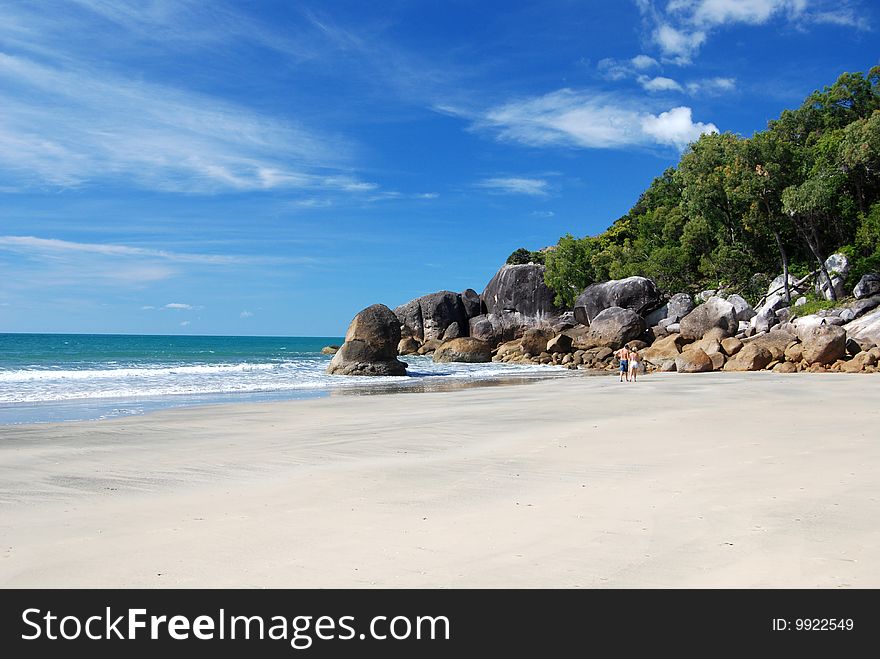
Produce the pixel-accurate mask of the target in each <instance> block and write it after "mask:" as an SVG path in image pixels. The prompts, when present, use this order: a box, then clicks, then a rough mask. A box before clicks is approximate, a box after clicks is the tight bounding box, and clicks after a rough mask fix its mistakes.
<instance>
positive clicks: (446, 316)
mask: <svg viewBox="0 0 880 659" xmlns="http://www.w3.org/2000/svg"><path fill="white" fill-rule="evenodd" d="M394 313H395V315H396V316H397V317H398V320H399V321H400V324H401V326H402V328H401V331H402V333H403V334H404V335H406V336H414V337H416V338H417V339H420V340H422V341H425V340H427V339H442V338H443V335H444V334H445V333H446V330H447V329H448V328H449V326H450V325H452V324H453V323H458V326H459V327H460V328H462V327H467V326H468V324H467V321H468V319H467V316H466V314H465V307H464V305H463V304H462V301H461V294H459V293H453V292H452V291H439V292H437V293H429V294H428V295H423V296H421V297H418V298H416V299H415V300H411V301H409V302H407V303H406V304H402V305H401V306H399V307H397V308H396V309H395V310H394Z"/></svg>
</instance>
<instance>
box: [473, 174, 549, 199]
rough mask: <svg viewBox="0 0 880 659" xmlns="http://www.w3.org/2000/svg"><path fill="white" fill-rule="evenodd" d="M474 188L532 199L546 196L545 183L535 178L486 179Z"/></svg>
mask: <svg viewBox="0 0 880 659" xmlns="http://www.w3.org/2000/svg"><path fill="white" fill-rule="evenodd" d="M476 187H478V188H484V189H486V190H490V191H492V192H495V193H500V194H521V195H530V196H533V197H544V196H546V195H547V194H548V191H547V181H545V180H543V179H536V178H520V177H515V176H513V177H498V178H487V179H483V180H482V181H480V182H479V183H477V184H476Z"/></svg>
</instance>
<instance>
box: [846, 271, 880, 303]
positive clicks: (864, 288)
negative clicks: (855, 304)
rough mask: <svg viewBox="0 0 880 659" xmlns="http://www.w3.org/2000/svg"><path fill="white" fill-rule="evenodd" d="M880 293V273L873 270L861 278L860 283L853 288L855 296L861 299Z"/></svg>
mask: <svg viewBox="0 0 880 659" xmlns="http://www.w3.org/2000/svg"><path fill="white" fill-rule="evenodd" d="M877 293H880V274H878V273H876V272H872V273H870V274H867V275H864V276H863V277H862V278H861V279H859V283H858V284H856V287H855V288H854V289H853V296H854V297H855V298H856V299H857V300H861V299H863V298H866V297H870V296H872V295H876V294H877Z"/></svg>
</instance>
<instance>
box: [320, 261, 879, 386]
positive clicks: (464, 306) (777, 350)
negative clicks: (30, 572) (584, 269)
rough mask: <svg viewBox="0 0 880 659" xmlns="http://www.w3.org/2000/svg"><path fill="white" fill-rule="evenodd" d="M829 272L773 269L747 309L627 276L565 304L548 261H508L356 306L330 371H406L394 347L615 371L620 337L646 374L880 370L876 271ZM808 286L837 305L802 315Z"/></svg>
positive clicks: (731, 297) (715, 295) (720, 296)
mask: <svg viewBox="0 0 880 659" xmlns="http://www.w3.org/2000/svg"><path fill="white" fill-rule="evenodd" d="M826 269H827V271H828V272H829V273H833V274H832V275H831V283H830V285H829V283H828V280H827V279H823V275H822V274H821V273H817V275H816V277H815V281H814V282H813V283H812V284H808V283H807V279H801V280H796V279H794V278H793V277H791V276H789V280H788V286H787V287H786V286H785V279H784V277H783V276H779V277H777V278H776V279H774V280H773V281H772V282H771V284H770V286H769V287H768V289H767V292H766V295H764V296H763V297H762V298H761V299H760V300H759V301H758V303H757V304H756V305H754V306H752V305H751V304H749V303H748V302H747V301H746V300H745V299H744V298H743V297H742V296H741V295H739V294H738V293H736V292H733V291H724V290H723V289H719V290H707V291H702V292H700V293H699V294H698V295H696V296H692V295H690V294H688V293H668V292H664V291H661V290H660V289H659V288H658V287H657V285H656V284H655V283H654V282H653V281H652V280H651V279H648V278H645V277H627V278H625V279H619V280H611V281H606V282H599V283H594V284H592V285H590V286H588V287H587V288H586V289H584V290H583V291H582V293H581V294H580V295H579V296H578V297H577V300H576V302H575V304H574V307H573V308H572V309H562V308H559V307H558V306H557V305H556V304H555V303H554V298H555V293H554V291H552V290H551V289H550V288H549V287H548V286H547V284H546V283H545V281H544V266H543V265H540V264H536V263H528V264H520V265H505V266H503V267H502V268H501V269H500V270H499V271H498V272H497V273H496V275H495V276H494V277H493V278H492V279H491V280H490V281H489V283H488V284H487V285H486V287H485V288H484V289H483V292H482V293H480V294H478V293H476V291H474V290H472V289H467V290H465V291H463V292H461V293H456V292H452V291H439V292H437V293H431V294H428V295H423V296H421V297H418V298H416V299H414V300H411V301H409V302H407V303H405V304H402V305H400V306H398V307H396V308H395V309H394V311H391V309H389V308H388V307H386V306H384V305H373V306H371V307H368V308H367V309H365V310H363V311H361V312H360V313H359V314H358V315H357V316H356V317H355V319H354V320H353V321H352V323H351V326H350V327H349V329H348V332H347V334H346V339H345V343H344V344H343V345H342V347H341V348H339V350H338V351H337V352H336V354H335V355H334V357H333V360H332V361H331V363H330V367H329V368H328V372H329V373H336V374H343V375H405V374H406V370H405V368H406V364H405V363H404V362H401V361H400V360H399V359H398V356H400V355H414V354H418V355H432V356H433V359H434V360H435V361H438V362H489V361H495V362H505V363H530V364H545V365H552V366H559V367H563V368H567V369H591V370H600V371H601V370H604V371H613V370H615V368H616V358H615V357H614V351H615V350H617V349H618V348H621V347H622V346H624V345H627V346H630V347H633V348H636V349H638V350H639V351H640V353H641V356H642V363H643V368H644V369H645V370H646V371H649V372H650V371H666V372H669V371H676V372H679V373H705V372H712V371H773V372H776V373H796V372H802V371H808V372H812V373H817V372H823V373H824V372H846V373H874V372H878V371H880V366H878V362H880V275H878V274H868V275H865V276H864V277H862V278H861V280H860V281H859V282H858V283H857V284H856V286H855V288H854V289H853V290H852V291H851V296H850V297H847V294H848V293H850V292H849V291H846V290H845V289H844V288H843V281H844V279H845V276H846V270H847V263H846V257H845V256H844V255H842V254H833V255H832V256H830V257H829V259H828V261H827V262H826ZM808 285H813V286H814V289H815V292H816V295H817V296H822V297H824V298H826V299H836V300H837V302H835V306H833V307H831V308H825V309H820V310H818V311H816V312H814V313H808V314H803V313H800V311H799V310H800V309H801V308H802V307H804V308H805V304H806V302H807V298H806V297H805V296H804V294H805V293H806V292H807V290H808V289H807V286H808ZM831 288H833V289H834V293H833V295H832V293H831V292H830V289H831ZM786 289H787V290H786ZM786 293H787V295H786Z"/></svg>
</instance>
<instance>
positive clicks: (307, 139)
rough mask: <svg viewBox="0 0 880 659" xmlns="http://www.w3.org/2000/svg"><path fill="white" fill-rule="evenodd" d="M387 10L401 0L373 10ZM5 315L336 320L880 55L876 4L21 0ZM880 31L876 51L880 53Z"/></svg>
mask: <svg viewBox="0 0 880 659" xmlns="http://www.w3.org/2000/svg"><path fill="white" fill-rule="evenodd" d="M377 7H378V8H377ZM0 18H2V20H0V331H10V332H121V333H159V334H177V333H181V334H274V335H321V336H326V335H340V334H342V333H343V332H344V331H345V328H346V326H347V324H348V322H349V320H350V319H351V317H352V316H353V315H354V314H355V313H356V312H357V311H358V310H360V309H361V308H363V307H365V306H367V305H369V304H372V303H374V302H383V303H385V304H388V305H389V306H391V307H394V306H396V305H397V304H401V303H403V302H406V301H407V300H409V299H411V298H413V297H416V296H418V295H422V294H425V293H429V292H433V291H436V290H441V289H451V290H457V291H460V290H463V289H465V288H468V287H471V288H474V289H476V290H477V291H480V290H482V288H483V287H484V286H485V284H486V283H487V282H488V280H489V279H490V278H491V276H492V275H493V274H494V272H495V271H496V270H497V269H498V267H499V266H500V265H501V264H502V263H503V262H504V260H505V258H506V257H507V255H508V254H509V253H510V252H511V251H513V250H514V249H516V248H517V247H520V246H526V247H529V248H532V249H537V248H540V247H543V246H546V245H550V244H553V243H555V242H556V241H557V239H558V238H559V236H560V235H562V234H564V233H566V232H570V233H573V234H575V235H579V236H580V235H587V234H595V233H598V232H601V231H602V230H604V229H605V228H606V227H607V226H608V225H609V224H610V223H611V222H612V221H614V219H616V218H617V217H619V216H620V215H622V214H623V213H625V212H626V211H627V210H628V209H629V207H630V206H632V204H633V203H634V202H635V201H636V199H637V197H638V194H639V192H641V191H642V190H643V189H644V188H645V187H646V186H647V185H648V184H649V183H650V181H651V180H652V179H653V178H654V177H655V176H657V175H659V174H660V173H661V172H662V171H663V170H664V169H665V168H666V167H668V166H669V165H672V164H675V163H676V162H677V160H678V158H679V156H680V153H681V151H682V149H683V148H685V146H686V144H687V143H688V142H689V141H690V140H693V139H695V138H696V137H697V136H698V135H699V134H700V133H701V132H705V131H712V130H719V131H732V132H735V133H740V134H743V135H750V134H751V133H753V132H754V131H755V130H760V129H762V128H764V127H765V126H766V122H767V120H768V119H771V118H773V117H775V116H777V115H778V114H779V112H780V111H781V110H782V109H784V108H786V107H794V106H796V105H799V104H800V102H801V101H802V99H803V98H804V97H805V96H806V95H807V94H809V93H810V92H811V91H812V90H813V89H816V88H817V87H821V86H823V85H826V84H831V83H832V82H833V81H834V79H835V78H836V77H837V76H838V75H839V74H840V73H841V72H843V71H865V70H867V69H868V68H870V67H871V66H873V65H875V64H878V63H880V60H878V56H880V53H878V51H877V48H876V44H877V43H878V33H877V31H878V29H880V12H878V10H877V9H876V6H875V3H873V2H870V1H869V0H836V1H826V0H669V1H666V0H656V1H653V2H652V1H650V0H636V1H634V2H626V1H621V2H604V1H603V2H599V1H584V2H535V3H525V2H513V1H507V2H479V3H475V2H452V1H445V2H417V1H412V2H395V1H389V2H383V3H378V5H377V6H373V3H364V2H332V1H329V2H312V3H310V2H296V3H294V2H281V1H279V2H268V1H263V2H256V3H255V2H241V3H236V2H223V1H220V0H218V1H215V2H210V3H206V2H201V1H192V2H190V1H187V0H175V1H170V0H169V1H167V2H166V1H163V0H154V1H150V0H143V1H138V2H134V1H133V2H125V1H122V0H71V1H68V2H51V1H49V0H47V1H44V2H39V3H36V2H30V1H21V2H16V1H0ZM872 44H874V45H873V46H872Z"/></svg>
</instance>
